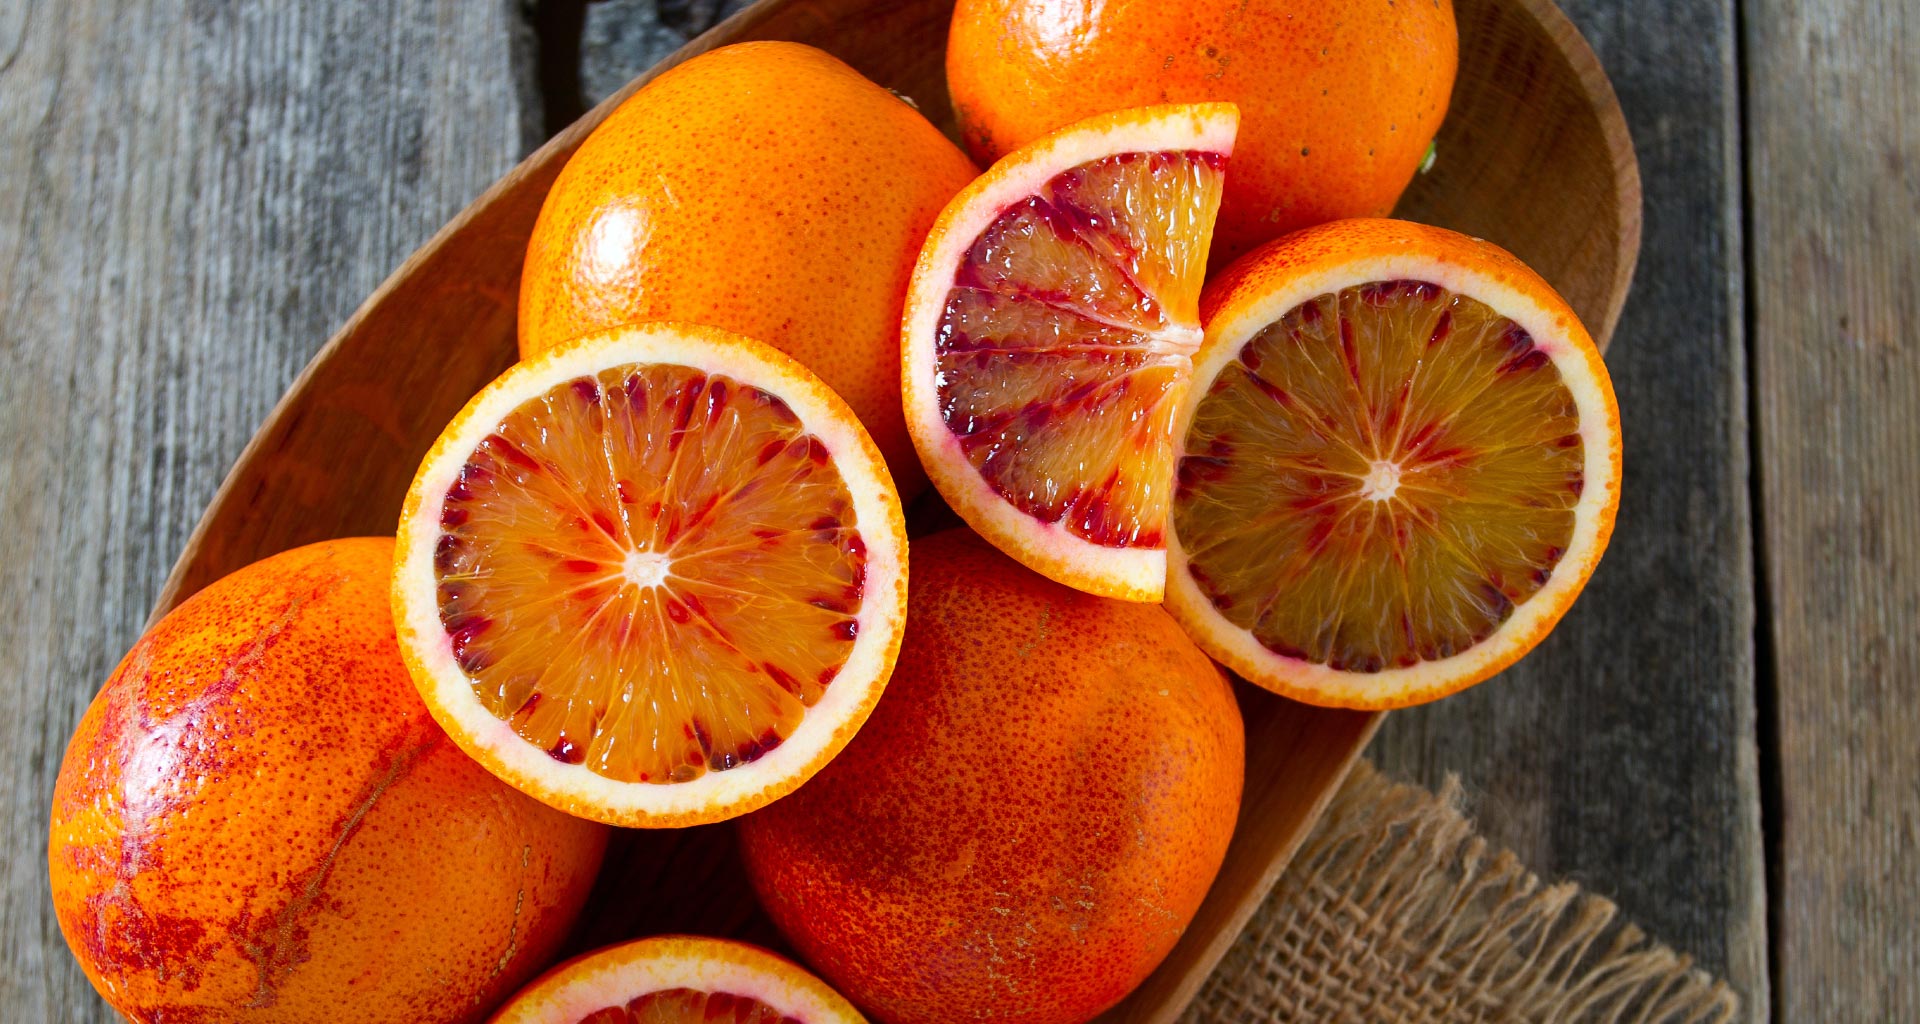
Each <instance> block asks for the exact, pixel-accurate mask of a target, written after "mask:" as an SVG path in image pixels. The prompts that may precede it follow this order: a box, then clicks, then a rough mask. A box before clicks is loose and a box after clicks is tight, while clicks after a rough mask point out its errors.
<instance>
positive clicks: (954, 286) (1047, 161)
mask: <svg viewBox="0 0 1920 1024" xmlns="http://www.w3.org/2000/svg"><path fill="white" fill-rule="evenodd" d="M1234 124H1235V116H1234V112H1233V108H1232V107H1231V106H1229V105H1226V104H1218V103H1214V104H1197V105H1192V106H1170V107H1148V108H1143V109H1139V110H1128V111H1121V112H1118V113H1114V114H1109V115H1104V116H1101V117H1096V118H1092V119H1089V120H1087V121H1084V122H1082V123H1080V124H1076V125H1073V126H1072V127H1070V128H1067V129H1065V130H1062V131H1061V132H1059V133H1057V134H1054V135H1050V136H1048V137H1046V138H1045V139H1042V140H1040V141H1038V142H1035V143H1034V144H1033V145H1031V146H1029V147H1027V148H1025V149H1022V150H1020V151H1018V152H1016V153H1013V154H1011V155H1009V156H1008V157H1006V159H1004V160H1001V161H1000V162H999V163H997V164H995V165H994V166H993V168H992V169H991V170H989V171H988V172H987V173H986V174H985V175H983V176H981V177H980V178H979V179H978V180H976V181H975V182H974V183H973V184H971V185H969V186H968V187H967V188H966V189H965V190H963V191H962V192H961V193H960V194H959V195H958V196H956V197H954V200H953V202H952V203H950V204H949V205H948V206H947V208H946V209H945V210H944V211H942V212H941V214H940V219H939V221H937V222H936V223H935V224H934V226H933V229H932V231H931V232H930V233H929V234H928V236H927V243H926V246H925V247H924V248H923V249H921V251H920V260H919V263H918V264H917V265H916V266H915V267H914V272H913V283H912V286H911V290H910V291H909V292H908V294H907V302H906V314H905V317H904V319H903V321H902V327H901V330H902V337H901V360H902V362H901V367H902V368H901V393H902V397H903V401H904V403H905V406H906V414H907V426H908V429H909V430H910V431H911V432H912V435H913V442H914V445H915V447H916V448H918V449H919V452H920V458H921V461H922V463H923V464H924V465H925V466H926V468H927V473H928V475H929V476H931V477H932V478H933V482H934V485H935V486H936V487H938V488H939V490H940V494H941V495H942V496H943V497H945V498H946V500H947V503H948V504H949V505H951V506H952V507H953V510H954V511H955V512H957V513H959V514H960V516H961V518H963V519H965V520H966V521H967V523H968V525H970V526H972V527H973V528H974V529H975V530H978V531H979V532H980V533H981V534H982V535H983V536H985V537H986V538H987V539H988V540H991V541H993V543H994V544H995V545H997V546H998V547H999V548H1000V549H1001V550H1002V551H1005V552H1007V553H1008V554H1010V555H1012V556H1013V557H1015V558H1017V559H1019V560H1020V561H1021V562H1023V563H1025V564H1026V565H1027V566H1028V567H1029V568H1032V569H1035V570H1037V571H1039V572H1041V573H1043V574H1045V575H1047V576H1049V577H1051V578H1052V579H1055V580H1058V581H1060V582H1062V583H1065V584H1067V585H1069V586H1073V587H1077V588H1079V589H1081V590H1085V591H1088V592H1090V593H1095V594H1103V595H1106V596H1109V597H1119V598H1125V599H1128V600H1136V601H1158V600H1159V599H1160V595H1161V591H1162V588H1163V587H1164V585H1165V582H1166V547H1165V526H1166V509H1167V490H1168V487H1167V485H1168V481H1169V480H1170V478H1171V474H1172V470H1173V461H1172V459H1173V438H1172V429H1173V413H1174V409H1175V406H1176V405H1177V403H1178V400H1179V398H1180V395H1181V394H1182V393H1183V392H1184V390H1185V387H1186V382H1187V376H1188V371H1189V369H1190V368H1191V357H1192V355H1193V353H1194V351H1195V350H1197V349H1198V348H1199V345H1200V320H1199V311H1198V302H1199V297H1200V284H1201V275H1202V274H1203V273H1204V271H1205V269H1206V258H1207V244H1208V241H1207V240H1208V237H1209V235H1210V233H1211V231H1212V227H1213V215H1214V211H1215V210H1216V209H1217V208H1218V206H1219V202H1220V182H1221V178H1222V176H1223V174H1224V168H1225V163H1226V159H1227V155H1228V154H1229V153H1230V152H1231V151H1232V149H1233V133H1234Z"/></svg>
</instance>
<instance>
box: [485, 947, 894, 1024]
mask: <svg viewBox="0 0 1920 1024" xmlns="http://www.w3.org/2000/svg"><path fill="white" fill-rule="evenodd" d="M491 1024H866V1022H865V1020H864V1019H863V1018H862V1017H861V1016H860V1013H859V1011H858V1010H855V1009H854V1008H853V1007H852V1006H851V1005H849V1004H848V1003H847V1001H846V1000H845V999H843V998H841V996H840V995H839V993H836V992H835V991H833V990H832V989H830V988H828V987H827V986H826V985H825V984H824V983H822V982H821V981H820V979H818V978H815V977H814V976H813V975H811V974H808V973H807V972H806V971H804V970H802V969H800V968H799V967H797V966H795V965H794V964H792V963H790V962H788V961H787V960H785V959H783V958H781V957H778V956H775V955H773V954H772V953H769V952H767V951H766V950H763V949H760V948H758V947H755V946H749V945H747V944H746V943H744V942H730V941H727V940H724V939H701V938H692V937H686V936H677V935H668V936H662V937H659V938H652V939H641V940H639V941H637V942H628V943H623V944H621V945H618V946H609V947H607V948H606V949H602V950H597V951H595V952H592V953H588V954H586V955H584V956H580V957H576V958H574V959H573V960H570V961H568V962H566V963H564V964H561V965H560V966H558V967H555V968H554V969H553V970H551V971H548V972H547V973H546V974H545V975H542V976H541V977H540V979H539V980H537V981H535V982H534V983H533V984H531V985H528V986H527V987H526V988H525V989H523V990H521V992H520V994H519V995H516V996H514V997H513V999H512V1000H511V1001H509V1002H508V1003H507V1005H506V1006H504V1007H502V1008H501V1009H500V1012H499V1013H497V1014H495V1015H494V1017H493V1020H492V1022H491Z"/></svg>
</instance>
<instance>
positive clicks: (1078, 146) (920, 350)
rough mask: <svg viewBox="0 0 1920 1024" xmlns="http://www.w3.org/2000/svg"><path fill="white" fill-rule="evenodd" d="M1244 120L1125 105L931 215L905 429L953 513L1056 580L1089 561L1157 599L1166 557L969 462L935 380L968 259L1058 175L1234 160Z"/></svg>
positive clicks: (904, 359) (911, 317)
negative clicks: (1128, 159)
mask: <svg viewBox="0 0 1920 1024" xmlns="http://www.w3.org/2000/svg"><path fill="white" fill-rule="evenodd" d="M1142 114H1146V115H1148V116H1141V115H1142ZM1239 122H1240V115H1239V113H1238V111H1237V110H1236V109H1235V108H1234V107H1233V106H1232V105H1231V104H1226V103H1198V104H1189V105H1176V106H1165V107H1154V108H1148V109H1147V110H1145V111H1140V110H1131V111H1120V112H1118V113H1116V114H1106V115H1101V116H1099V117H1093V118H1089V119H1087V120H1085V121H1081V122H1078V123H1077V124H1073V125H1070V126H1068V127H1066V128H1063V129H1061V130H1060V131H1058V132H1056V133H1054V134H1052V135H1048V136H1046V137H1043V138H1041V139H1040V140H1038V141H1036V142H1034V143H1031V144H1030V145H1028V146H1025V147H1023V148H1021V149H1018V150H1015V151H1014V152H1012V153H1009V154H1008V155H1007V156H1005V157H1003V158H1002V159H1001V160H1000V161H999V162H998V163H996V164H994V166H993V168H992V169H991V170H989V171H988V172H987V173H986V174H984V175H982V176H981V177H980V178H978V179H975V181H974V182H973V184H971V185H969V186H967V187H966V188H965V189H962V190H961V191H960V194H959V195H957V196H955V197H954V198H953V200H952V201H951V202H949V203H948V204H947V207H946V209H945V210H943V211H941V214H940V217H939V219H938V220H936V221H935V222H934V227H933V230H932V232H931V233H930V234H929V236H928V237H929V239H934V240H937V241H934V242H933V243H932V244H930V245H928V246H926V247H925V248H923V249H921V251H920V259H919V261H918V262H917V263H916V264H915V265H914V269H913V282H912V284H911V285H910V286H909V288H908V291H907V304H906V309H905V311H904V313H903V314H902V316H901V337H902V344H901V374H900V380H901V393H902V397H903V399H904V405H905V412H906V417H907V432H908V433H909V434H910V435H911V436H912V437H913V444H914V447H915V448H916V449H917V450H918V451H919V453H920V461H921V463H922V464H924V465H925V467H926V470H927V476H928V478H929V479H931V480H932V481H933V484H934V486H935V487H936V488H937V489H938V490H939V491H940V494H941V496H942V497H944V498H946V499H947V503H948V504H949V505H951V506H952V507H953V510H954V511H955V512H956V513H958V514H959V515H960V517H961V518H962V519H965V520H966V521H967V524H968V525H969V526H972V527H973V528H974V529H975V530H977V531H979V532H980V533H981V534H982V535H984V536H985V537H986V538H987V539H988V540H990V541H992V542H993V543H994V545H995V546H997V547H999V548H1000V549H1001V550H1002V551H1005V552H1007V553H1008V554H1010V555H1013V556H1014V557H1015V558H1016V559H1018V560H1019V561H1021V562H1023V563H1024V564H1026V565H1027V567H1029V568H1031V569H1033V570H1035V571H1037V572H1039V573H1041V574H1043V575H1045V576H1048V577H1050V578H1052V579H1055V580H1058V581H1060V582H1063V583H1067V584H1069V585H1072V586H1078V587H1080V588H1082V589H1090V587H1089V578H1090V576H1092V575H1093V574H1092V573H1090V572H1089V569H1088V567H1089V566H1098V567H1099V573H1098V575H1099V577H1100V579H1101V581H1102V582H1103V583H1104V584H1106V586H1105V587H1103V588H1102V589H1100V590H1099V592H1100V593H1103V594H1105V595H1106V596H1108V597H1118V598H1124V599H1127V600H1134V601H1158V600H1160V599H1161V595H1162V592H1163V590H1164V587H1165V583H1166V576H1167V554H1166V551H1165V550H1164V549H1162V548H1110V547H1102V546H1101V545H1098V544H1094V543H1092V542H1090V541H1087V540H1084V539H1082V538H1080V537H1077V536H1075V535H1073V534H1072V533H1071V532H1069V531H1068V530H1067V529H1066V528H1065V527H1063V526H1061V525H1059V524H1057V523H1043V522H1041V521H1040V520H1038V519H1035V518H1034V517H1032V516H1030V515H1027V514H1026V513H1025V512H1022V511H1020V510H1019V509H1018V508H1016V507H1014V506H1013V505H1012V504H1011V503H1009V502H1008V501H1007V500H1006V499H1005V498H1002V497H1001V496H1000V495H999V493H998V492H996V491H995V490H994V489H993V487H992V486H991V485H989V484H988V483H987V481H986V479H985V478H983V477H982V476H981V475H980V474H979V473H978V472H977V471H975V470H974V468H973V466H972V464H971V463H969V462H968V461H967V456H966V452H965V450H964V449H963V448H962V447H961V444H960V439H959V438H958V437H956V436H955V435H954V434H953V432H952V431H950V430H948V429H947V425H946V423H945V422H944V421H942V420H941V418H940V390H939V387H938V386H937V385H936V384H935V382H934V376H935V374H936V373H937V372H938V368H937V361H936V357H935V352H934V336H935V334H936V333H937V332H938V330H939V327H940V317H941V314H942V313H944V312H945V310H946V303H947V295H948V293H949V292H950V291H951V290H952V288H953V282H954V280H955V278H956V276H957V275H958V273H959V270H960V263H961V261H962V260H963V259H964V258H965V256H966V253H967V250H969V249H971V248H972V247H973V243H974V242H975V241H976V240H977V239H978V238H979V237H980V235H981V234H982V233H983V232H985V231H986V229H987V228H988V227H989V226H990V225H991V224H992V223H993V222H994V220H995V219H997V218H998V217H999V216H1000V215H1001V214H1002V213H1004V212H1005V211H1006V210H1007V209H1008V208H1009V207H1011V206H1013V205H1014V204H1016V203H1018V202H1020V201H1022V200H1024V199H1027V198H1028V197H1030V196H1032V195H1034V194H1036V193H1037V192H1038V191H1039V190H1040V189H1041V188H1042V187H1043V186H1045V185H1046V183H1047V182H1049V181H1051V180H1053V178H1054V177H1056V176H1058V175H1060V174H1062V173H1064V172H1066V171H1068V170H1071V169H1072V168H1074V167H1078V166H1080V165H1081V164H1084V163H1088V162H1091V161H1094V160H1099V159H1103V158H1105V157H1110V156H1114V155H1117V154H1120V153H1152V152H1167V151H1199V152H1208V153H1219V154H1221V155H1222V156H1231V155H1232V153H1233V140H1234V135H1235V133H1236V132H1237V131H1238V128H1239ZM1188 327H1189V325H1184V324H1183V325H1178V328H1180V330H1179V334H1180V335H1181V336H1180V337H1176V338H1173V339H1161V340H1163V341H1164V342H1165V345H1166V348H1167V350H1168V351H1169V352H1174V351H1176V350H1177V349H1180V348H1185V349H1188V350H1189V351H1190V350H1191V344H1192V343H1191V339H1192V338H1194V337H1197V336H1198V335H1199V325H1198V324H1193V325H1191V327H1190V329H1185V328H1188ZM1180 354H1184V353H1180Z"/></svg>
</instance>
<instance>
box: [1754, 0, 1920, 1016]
mask: <svg viewBox="0 0 1920 1024" xmlns="http://www.w3.org/2000/svg"><path fill="white" fill-rule="evenodd" d="M1744 20H1745V26H1746V39H1745V43H1746V50H1745V52H1746V60H1745V68H1746V83H1747V95H1748V122H1747V132H1748V135H1747V138H1748V145H1749V150H1748V153H1749V157H1748V169H1749V183H1750V186H1751V188H1752V195H1751V210H1752V226H1753V227H1752V230H1753V246H1752V253H1753V265H1752V274H1753V277H1752V287H1753V294H1754V304H1753V311H1754V322H1753V353H1754V363H1755V385H1756V390H1755V405H1754V408H1755V415H1756V416H1757V417H1758V427H1759V429H1758V432H1757V433H1758V450H1757V452H1756V457H1757V459H1758V473H1759V481H1760V487H1759V493H1760V495H1761V499H1762V505H1761V507H1762V509H1763V514H1762V515H1761V517H1760V518H1761V523H1762V526H1763V533H1762V540H1763V542H1764V561H1763V565H1764V567H1765V571H1766V580H1765V583H1766V585H1767V592H1768V595H1769V601H1770V604H1771V613H1772V614H1771V620H1772V621H1771V634H1770V635H1771V641H1772V643H1771V647H1772V650H1773V670H1774V678H1775V680H1776V682H1775V685H1774V693H1775V695H1776V709H1777V710H1776V715H1777V718H1776V722H1777V734H1778V736H1779V741H1780V749H1779V759H1780V760H1779V785H1780V793H1779V807H1780V811H1781V816H1780V822H1779V828H1780V831H1779V855H1780V862H1779V864H1778V871H1777V875H1776V877H1777V882H1778V886H1779V889H1778V892H1777V898H1778V899H1779V901H1780V904H1779V906H1778V907H1777V908H1776V913H1775V921H1776V926H1777V927H1778V929H1779V931H1778V935H1777V937H1776V948H1777V950H1778V953H1779V963H1778V965H1777V971H1778V984H1779V991H1778V994H1777V996H1776V998H1777V1002H1778V1005H1779V1007H1780V1019H1781V1020H1824V1021H1893V1020H1915V1019H1920V927H1916V924H1915V915H1916V913H1920V910H1916V908H1920V705H1916V704H1915V702H1914V700H1913V693H1914V680H1915V679H1916V677H1920V327H1916V323H1920V236H1917V235H1916V234H1915V223H1916V222H1917V221H1920V131H1916V127H1915V126H1916V125H1917V124H1920V17H1916V13H1915V11H1914V9H1913V7H1912V5H1910V4H1901V3H1897V2H1888V3H1880V2H1875V0H1828V2H1825V3H1820V4H1800V3H1783V2H1780V0H1758V2H1756V3H1752V4H1750V5H1749V7H1748V10H1747V12H1746V17H1745V19H1744Z"/></svg>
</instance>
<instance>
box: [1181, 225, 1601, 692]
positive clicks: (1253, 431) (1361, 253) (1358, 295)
mask: <svg viewBox="0 0 1920 1024" xmlns="http://www.w3.org/2000/svg"><path fill="white" fill-rule="evenodd" d="M1201 305H1202V309H1203V311H1204V315H1205V317H1206V321H1207V337H1206V344H1205V346H1204V347H1203V348H1202V349H1201V351H1200V354H1199V356H1198V357H1196V360H1195V368H1194V385H1193V391H1192V393H1191V396H1190V398H1189V400H1188V401H1187V402H1186V403H1185V404H1184V406H1183V408H1182V411H1181V416H1180V425H1179V437H1180V452H1179V462H1178V469H1177V475H1176V483H1175V491H1174V498H1173V514H1172V522H1173V530H1172V532H1171V538H1170V543H1169V551H1170V566H1169V579H1168V589H1167V604H1168V607H1169V609H1170V610H1171V611H1172V612H1173V613H1174V615H1175V616H1176V617H1177V618H1179V619H1180V621H1181V622H1182V624H1183V625H1185V626H1186V627H1187V630H1188V632H1189V633H1190V634H1191V635H1192V636H1193V637H1194V639H1195V640H1196V641H1198V642H1199V644H1200V645H1201V647H1203V648H1204V649H1206V650H1207V652H1208V653H1209V654H1212V655H1213V656H1214V657H1215V658H1216V659H1218V660H1220V661H1222V662H1224V663H1225V664H1227V665H1228V666H1229V667H1231V668H1233V669H1234V670H1235V671H1237V672H1239V673H1240V674H1241V675H1243V676H1245V677H1247V678H1248V679H1250V680H1252V681H1253V682H1255V683H1258V684H1260V685H1262V686H1265V687H1267V688H1268V689H1271V690H1275V691H1278V692H1280V693H1283V694H1286V695H1288V696H1290V697H1294V698H1297V699H1299V700H1303V701H1308V702H1311V703H1315V704H1326V705H1336V706H1344V707H1355V708H1387V707H1400V706H1404V705H1408V704H1417V703H1421V702H1423V701H1427V700H1432V699H1434V698H1436V697H1441V696H1445V695H1446V694H1449V693H1453V692H1455V691H1457V690H1460V689H1462V688H1464V687H1467V686H1470V685H1472V684H1473V683H1476V682H1479V681H1480V680H1482V679H1485V678H1486V677H1488V676H1490V675H1492V674H1493V673H1495V672H1497V671H1499V670H1500V669H1502V668H1504V667H1506V666H1507V665H1508V664H1511V663H1512V662H1513V661H1514V660H1515V659H1517V658H1519V657H1520V656H1521V655H1523V654H1525V653H1526V652H1527V651H1529V650H1531V649H1532V648H1533V646H1534V645H1535V644H1537V643H1538V642H1539V641H1540V640H1541V638H1542V637H1544V636H1545V635H1546V634H1547V632H1548V631H1549V630H1550V629H1552V628H1553V626H1554V624H1555V623H1557V622H1558V621H1559V620H1560V617H1561V616H1562V615H1563V614H1565V613H1566V611H1567V608H1568V607H1569V606H1570V605H1571V604H1572V603H1573V600H1574V598H1575V597H1577V596H1578V595H1579V593H1580V590H1581V588H1582V587H1583V586H1585V584H1586V581H1587V578H1588V577H1589V576H1590V575H1591V574H1592V573H1593V569H1594V566H1595V565H1596V564H1597V563H1598V562H1599V560H1600V555H1601V552H1602V551H1604V550H1605V548H1606V544H1607V539H1608V537H1609V536H1610V535H1611V533H1612V531H1613V519H1614V512H1615V509H1616V508H1617V507H1618V504H1619V500H1620V414H1619V409H1618V407H1617V406H1616V405H1615V403H1614V396H1613V386H1612V384H1611V382H1610V381H1609V379H1608V376H1607V370H1606V366H1605V365H1604V364H1603V363H1602V362H1601V360H1600V354H1599V351H1598V350H1597V349H1596V348H1595V347H1594V344H1593V340H1592V339H1591V338H1590V337H1588V335H1587V332H1586V329H1585V328H1584V327H1582V326H1581V324H1580V321H1579V319H1578V318H1577V317H1575V316H1574V313H1573V311H1572V310H1571V309H1570V308H1568V306H1567V304H1566V302H1565V301H1564V300H1562V299H1561V298H1560V296H1559V295H1558V294H1556V293H1555V292H1554V291H1553V289H1552V288H1551V287H1550V286H1548V284H1547V283H1546V282H1545V281H1543V280H1542V279H1541V278H1540V276H1539V275H1537V274H1535V273H1534V272H1533V271H1532V270H1529V269H1528V268H1527V267H1526V266H1525V265H1523V264H1522V263H1521V262H1520V261H1519V260H1517V259H1515V258H1514V257H1513V256H1511V255H1509V254H1508V253H1506V252H1505V251H1503V250H1501V249H1499V248H1497V247H1496V246H1494V245H1491V244H1489V243H1487V242H1483V241H1480V240H1477V239H1472V238H1468V237H1466V236H1464V235H1460V234H1457V233H1455V232H1452V231H1446V230H1443V229H1440V228H1433V227H1426V226H1423V225H1418V224H1409V223H1405V222H1401V221H1391V220H1351V221H1336V222H1333V223H1330V224H1326V225H1322V226H1320V227H1316V228H1310V229H1308V230H1306V231H1302V232H1298V233H1296V234H1293V235H1290V236H1287V237H1286V238H1283V239H1280V240H1279V241H1277V242H1275V243H1273V244H1271V245H1269V246H1267V247H1265V248H1263V249H1261V250H1257V251H1256V252H1255V253H1253V254H1251V255H1249V256H1248V257H1247V258H1246V259H1243V260H1242V261H1240V262H1239V263H1237V264H1235V265H1234V266H1233V267H1231V268H1229V269H1228V271H1227V272H1226V273H1225V274H1223V275H1222V277H1221V278H1220V279H1218V280H1216V281H1215V282H1213V283H1211V284H1209V285H1208V288H1207V292H1206V294H1205V296H1204V297H1203V299H1202V302H1201Z"/></svg>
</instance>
